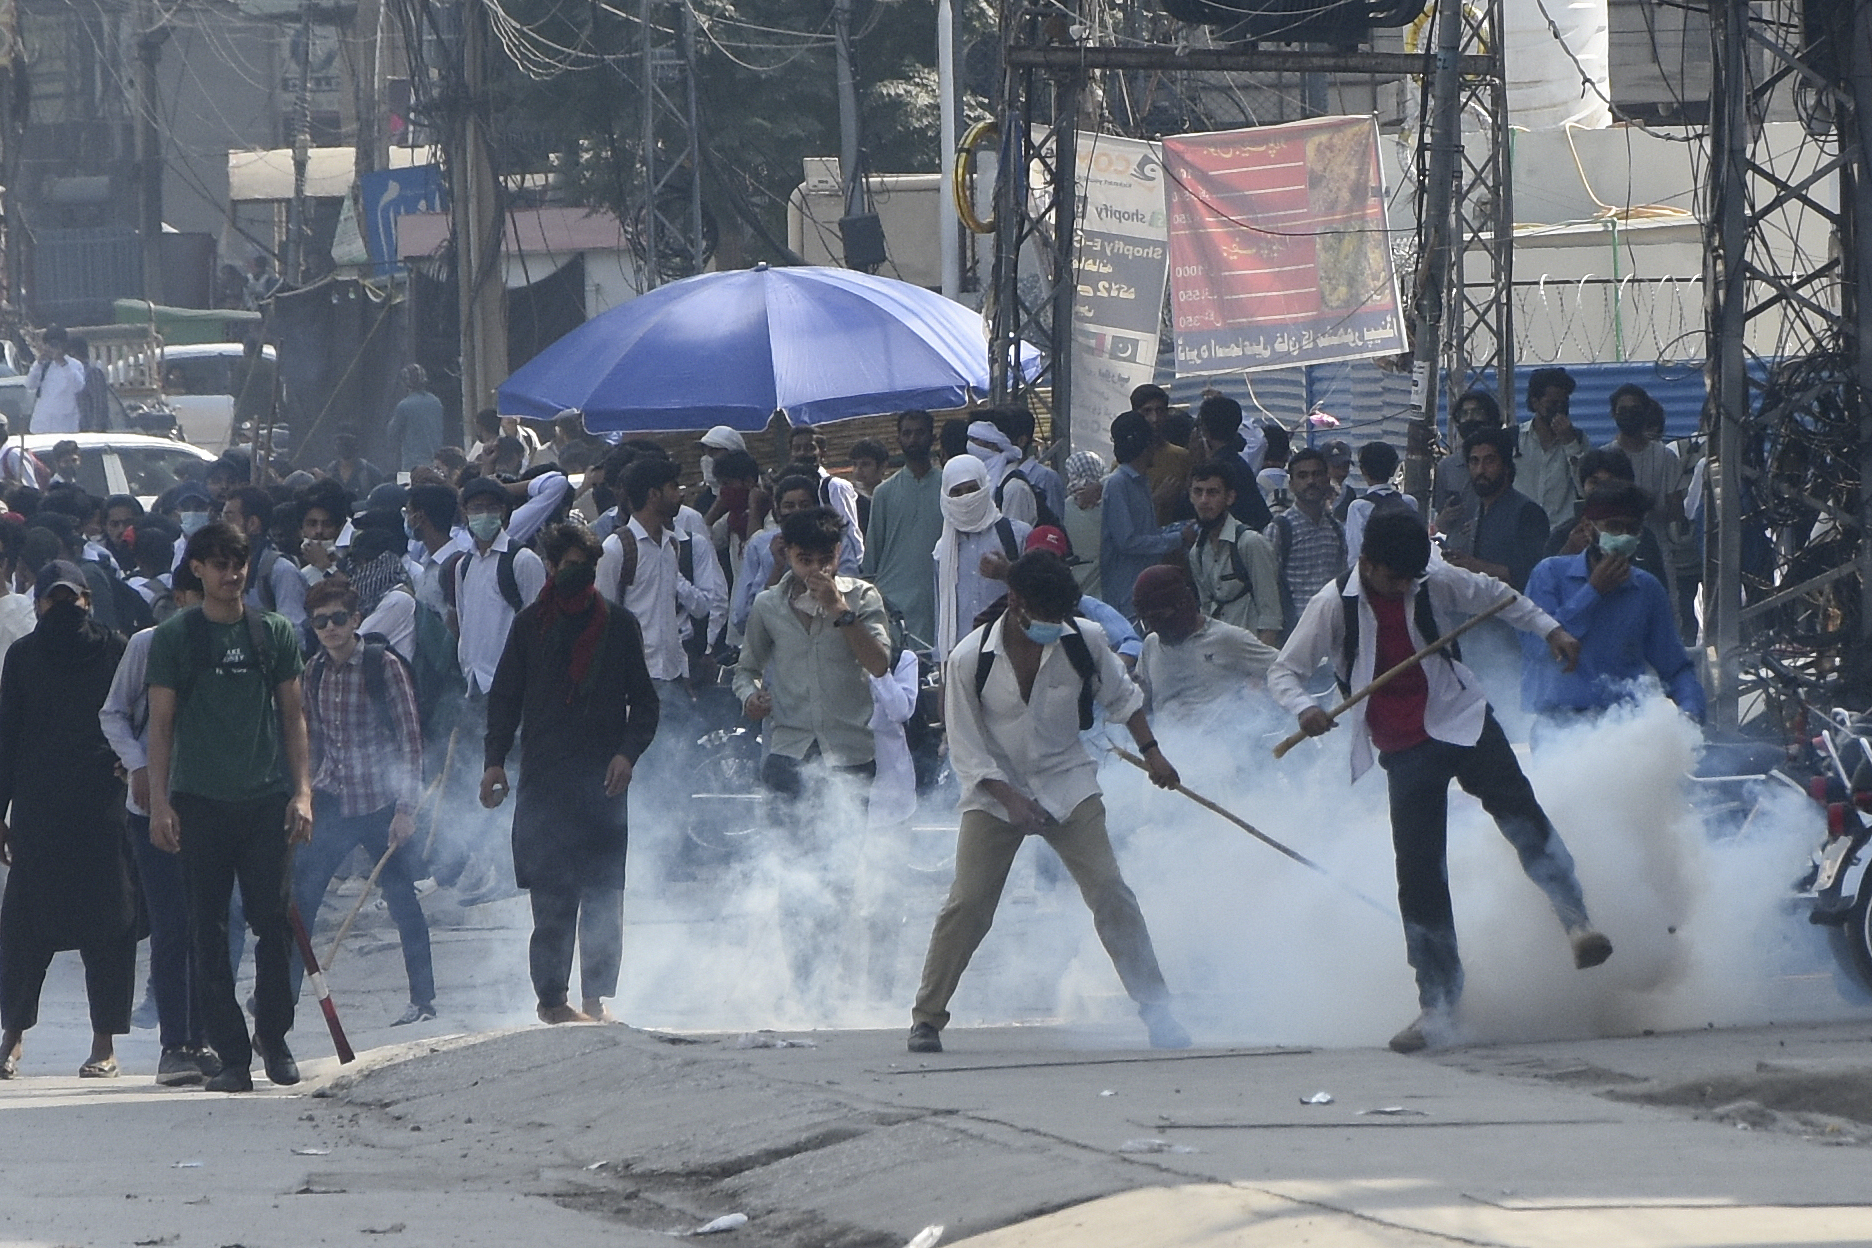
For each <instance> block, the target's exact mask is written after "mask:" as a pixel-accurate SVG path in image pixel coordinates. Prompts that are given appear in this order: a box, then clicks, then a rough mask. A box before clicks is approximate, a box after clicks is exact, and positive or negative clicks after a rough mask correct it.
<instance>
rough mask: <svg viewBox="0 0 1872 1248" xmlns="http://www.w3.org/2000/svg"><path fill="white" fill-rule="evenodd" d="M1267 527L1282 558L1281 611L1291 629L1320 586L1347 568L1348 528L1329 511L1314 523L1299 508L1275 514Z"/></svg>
mask: <svg viewBox="0 0 1872 1248" xmlns="http://www.w3.org/2000/svg"><path fill="white" fill-rule="evenodd" d="M1268 529H1269V533H1268V536H1269V538H1270V539H1271V540H1272V541H1273V543H1274V553H1275V554H1276V555H1277V556H1278V557H1279V559H1280V570H1281V608H1282V612H1281V613H1282V615H1283V617H1284V618H1285V619H1286V622H1287V627H1289V628H1292V627H1293V626H1294V624H1295V623H1296V622H1297V621H1298V620H1299V619H1300V613H1301V612H1302V611H1304V610H1305V609H1306V604H1307V603H1308V602H1310V601H1311V600H1312V598H1313V595H1314V594H1316V593H1318V592H1319V589H1320V586H1322V585H1324V584H1325V583H1326V582H1327V581H1330V580H1332V579H1333V578H1334V577H1336V576H1338V575H1339V574H1340V573H1341V572H1343V571H1345V566H1346V539H1345V529H1344V527H1342V526H1341V525H1340V523H1339V522H1338V521H1337V520H1335V519H1334V518H1333V514H1332V512H1330V511H1323V512H1321V513H1320V518H1319V522H1318V523H1317V524H1315V523H1314V522H1313V519H1312V518H1311V517H1310V516H1308V515H1307V514H1306V512H1304V511H1302V510H1300V508H1299V507H1289V508H1288V509H1287V510H1286V511H1283V512H1282V513H1281V514H1280V515H1278V516H1276V517H1274V522H1273V523H1272V524H1270V525H1269V526H1268Z"/></svg>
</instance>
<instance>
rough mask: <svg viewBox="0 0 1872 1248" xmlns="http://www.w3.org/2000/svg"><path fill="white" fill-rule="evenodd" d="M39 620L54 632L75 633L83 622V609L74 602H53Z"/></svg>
mask: <svg viewBox="0 0 1872 1248" xmlns="http://www.w3.org/2000/svg"><path fill="white" fill-rule="evenodd" d="M39 622H40V623H41V624H44V625H45V626H46V627H47V628H49V629H51V630H53V631H54V632H60V633H75V632H77V631H78V629H79V628H80V626H82V625H83V624H84V622H85V609H84V608H83V607H81V606H79V605H78V604H77V603H75V602H55V603H53V604H52V605H51V606H49V607H47V608H46V613H45V614H44V615H42V616H40V617H39Z"/></svg>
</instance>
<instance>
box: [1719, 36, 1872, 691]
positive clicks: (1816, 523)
mask: <svg viewBox="0 0 1872 1248" xmlns="http://www.w3.org/2000/svg"><path fill="white" fill-rule="evenodd" d="M1712 10H1713V11H1712V19H1713V20H1712V22H1711V28H1712V42H1713V51H1714V57H1713V70H1714V82H1713V88H1712V106H1711V110H1710V111H1711V133H1710V166H1711V167H1710V176H1709V178H1708V179H1707V183H1708V201H1707V203H1708V216H1707V218H1706V227H1705V228H1706V236H1707V239H1708V244H1709V245H1708V247H1707V248H1706V252H1707V257H1708V259H1707V270H1706V274H1705V288H1706V290H1707V292H1708V340H1709V365H1708V375H1709V383H1710V407H1709V418H1708V424H1709V428H1710V431H1711V432H1712V433H1713V435H1714V436H1713V438H1712V442H1713V452H1714V454H1713V460H1714V462H1713V464H1712V465H1711V471H1710V473H1709V477H1710V499H1711V503H1712V506H1713V511H1714V521H1715V523H1714V524H1713V525H1712V526H1711V528H1710V532H1709V541H1708V546H1707V554H1706V560H1705V577H1704V584H1705V587H1706V591H1707V592H1706V597H1705V608H1706V611H1705V619H1706V637H1707V638H1708V639H1709V640H1711V641H1712V642H1713V644H1714V648H1715V658H1716V668H1717V672H1716V696H1715V698H1714V700H1713V703H1712V714H1713V716H1714V717H1715V718H1716V720H1717V722H1718V723H1719V724H1723V725H1734V724H1736V723H1737V721H1738V719H1746V718H1748V717H1749V715H1750V714H1751V712H1752V711H1753V710H1755V709H1758V707H1759V706H1760V705H1761V703H1760V702H1759V701H1758V700H1757V698H1756V697H1755V695H1756V694H1757V693H1763V692H1770V691H1772V690H1773V689H1774V687H1775V686H1776V685H1777V684H1783V685H1789V684H1794V685H1798V684H1800V683H1802V682H1801V681H1800V680H1799V679H1798V678H1799V677H1802V676H1805V677H1830V676H1839V677H1842V678H1843V682H1842V684H1843V687H1844V691H1845V692H1846V694H1847V696H1848V697H1850V698H1853V699H1854V700H1855V703H1856V704H1857V705H1860V706H1864V705H1867V704H1868V700H1872V647H1868V646H1867V644H1866V642H1867V640H1868V637H1869V635H1872V543H1868V542H1866V541H1865V540H1864V536H1863V535H1864V534H1865V532H1866V530H1867V525H1868V524H1869V523H1872V496H1869V495H1868V492H1867V491H1866V490H1865V489H1864V488H1862V487H1863V484H1864V483H1865V482H1867V481H1872V409H1869V408H1868V404H1867V401H1866V392H1865V386H1866V384H1867V382H1868V380H1869V379H1872V333H1868V332H1866V330H1865V328H1864V327H1863V324H1862V319H1863V317H1864V315H1865V314H1866V313H1867V311H1872V259H1868V246H1869V243H1868V232H1869V231H1872V170H1869V169H1868V164H1867V153H1868V151H1869V150H1872V0H1805V3H1804V4H1801V3H1798V2H1795V0H1771V2H1769V3H1760V2H1757V3H1750V0H1716V2H1715V3H1714V4H1713V5H1712ZM1790 107H1791V110H1792V113H1793V115H1794V116H1795V117H1796V119H1797V120H1798V122H1799V123H1800V124H1801V126H1802V128H1803V129H1804V131H1805V136H1806V141H1807V142H1809V143H1811V144H1812V145H1813V148H1814V153H1815V158H1814V159H1811V160H1809V161H1807V162H1804V163H1801V164H1800V165H1799V166H1798V167H1797V168H1791V167H1790V163H1789V161H1788V160H1787V159H1786V156H1785V153H1780V154H1777V153H1776V152H1774V151H1772V150H1771V146H1770V141H1769V134H1768V131H1767V130H1766V129H1765V128H1764V126H1763V124H1762V123H1763V121H1764V120H1765V119H1766V118H1768V117H1769V116H1770V115H1771V114H1773V113H1775V112H1777V111H1779V112H1780V113H1782V114H1783V115H1785V114H1786V112H1787V111H1788V110H1789V108H1790ZM1777 155H1779V158H1778V159H1777ZM1803 218H1804V219H1805V220H1804V221H1803ZM1815 224H1817V225H1818V226H1820V227H1821V229H1822V230H1823V231H1824V235H1825V237H1826V239H1827V246H1826V247H1825V248H1824V249H1823V250H1822V251H1820V252H1819V253H1817V254H1808V253H1807V252H1804V251H1803V250H1802V249H1801V248H1800V247H1799V246H1795V247H1794V248H1793V250H1792V252H1791V253H1790V251H1789V242H1790V240H1797V239H1798V235H1799V232H1800V230H1801V229H1802V227H1803V225H1806V226H1812V225H1815Z"/></svg>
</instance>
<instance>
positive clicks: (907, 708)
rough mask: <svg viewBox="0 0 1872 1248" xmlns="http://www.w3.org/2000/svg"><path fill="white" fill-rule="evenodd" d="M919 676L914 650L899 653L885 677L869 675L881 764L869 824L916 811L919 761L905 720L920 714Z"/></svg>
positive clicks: (885, 823) (903, 818)
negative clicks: (913, 753) (912, 754)
mask: <svg viewBox="0 0 1872 1248" xmlns="http://www.w3.org/2000/svg"><path fill="white" fill-rule="evenodd" d="M917 677H918V669H917V656H916V652H915V651H914V650H905V651H904V652H903V653H902V654H900V655H898V656H897V666H895V667H893V668H892V669H891V670H889V671H888V672H885V673H884V674H883V675H882V676H873V675H871V674H870V673H868V672H867V673H866V674H865V679H866V680H868V681H870V683H871V740H872V754H871V757H872V759H873V760H874V761H875V762H876V763H877V775H876V777H875V778H873V779H872V781H871V794H870V802H869V804H868V808H867V810H866V825H867V826H868V827H872V828H888V827H890V826H892V825H893V824H899V823H905V822H907V821H908V820H909V819H910V817H911V816H912V815H914V814H916V808H917V795H916V764H915V763H913V762H912V761H911V760H910V742H909V740H908V739H907V738H906V737H905V736H904V723H905V721H907V720H908V719H909V718H910V716H911V715H913V714H915V713H916V705H917V690H918V679H917Z"/></svg>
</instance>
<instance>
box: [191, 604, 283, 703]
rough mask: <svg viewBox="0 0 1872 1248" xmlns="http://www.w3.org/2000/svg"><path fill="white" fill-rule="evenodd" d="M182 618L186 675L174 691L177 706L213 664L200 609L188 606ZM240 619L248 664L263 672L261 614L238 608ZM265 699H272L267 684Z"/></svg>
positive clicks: (264, 644)
mask: <svg viewBox="0 0 1872 1248" xmlns="http://www.w3.org/2000/svg"><path fill="white" fill-rule="evenodd" d="M182 616H183V620H182V631H183V632H184V633H185V634H186V636H185V638H184V640H185V641H186V642H187V643H188V656H189V666H188V674H187V676H186V677H185V678H184V681H185V683H184V684H183V685H182V687H181V688H179V689H177V690H176V691H175V694H176V706H177V707H180V706H182V704H183V703H185V702H187V701H188V699H189V695H190V694H192V693H193V692H194V690H195V680H196V677H197V676H199V675H200V674H201V673H203V672H207V671H212V670H213V669H214V667H215V664H216V659H215V656H214V655H213V654H211V653H210V652H209V646H210V644H211V641H212V638H211V637H210V634H209V630H208V617H207V616H205V615H203V614H202V609H201V607H199V606H194V607H190V608H189V609H188V610H186V611H184V612H183V613H182ZM241 619H242V620H244V621H246V624H247V638H248V640H249V641H250V642H252V644H253V659H252V660H251V661H252V662H253V663H255V664H256V665H258V666H259V667H260V668H261V669H262V670H264V669H265V665H266V657H267V641H268V638H267V626H266V618H265V613H264V612H260V611H255V610H254V609H253V608H252V607H249V606H242V607H241ZM267 696H268V697H269V698H271V697H272V696H273V687H272V686H271V685H268V686H267Z"/></svg>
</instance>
